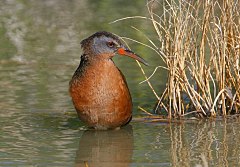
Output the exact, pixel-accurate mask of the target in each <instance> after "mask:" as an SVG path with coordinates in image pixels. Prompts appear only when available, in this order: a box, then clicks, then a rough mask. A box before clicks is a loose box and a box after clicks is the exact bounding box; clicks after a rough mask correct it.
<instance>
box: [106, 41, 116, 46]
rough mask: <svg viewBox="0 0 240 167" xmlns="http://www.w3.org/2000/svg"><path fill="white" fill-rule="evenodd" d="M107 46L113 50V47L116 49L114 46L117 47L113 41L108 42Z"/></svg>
mask: <svg viewBox="0 0 240 167" xmlns="http://www.w3.org/2000/svg"><path fill="white" fill-rule="evenodd" d="M107 46H108V47H110V48H112V47H114V46H115V43H114V42H112V41H111V42H108V43H107Z"/></svg>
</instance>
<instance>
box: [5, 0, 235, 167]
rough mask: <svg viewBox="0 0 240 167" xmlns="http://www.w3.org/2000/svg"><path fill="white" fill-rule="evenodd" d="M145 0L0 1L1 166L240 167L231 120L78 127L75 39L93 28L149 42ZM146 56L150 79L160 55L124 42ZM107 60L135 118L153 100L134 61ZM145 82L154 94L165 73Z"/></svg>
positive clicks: (93, 29)
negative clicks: (119, 76)
mask: <svg viewBox="0 0 240 167" xmlns="http://www.w3.org/2000/svg"><path fill="white" fill-rule="evenodd" d="M133 15H139V16H140V15H142V16H146V15H147V10H146V6H145V1H129V2H128V4H126V1H121V0H116V1H104V0H103V1H94V0H81V1H77V0H72V1H67V0H65V1H64V0H61V1H57V0H46V1H25V0H5V1H1V2H0V23H1V24H0V85H1V86H0V117H1V119H0V126H1V128H0V134H1V137H0V166H24V167H25V166H87V165H88V166H89V167H92V166H98V167H101V166H104V167H106V166H111V167H112V166H120V167H123V166H134V167H135V166H136V167H141V166H239V165H238V164H239V163H240V162H239V161H240V148H239V144H238V141H239V139H240V136H239V131H240V128H239V126H238V124H239V119H231V120H225V121H201V122H196V121H194V122H191V123H183V124H166V123H154V124H153V123H143V122H139V121H136V120H134V121H132V123H131V124H130V125H129V126H127V127H125V128H123V129H121V130H119V131H97V132H96V131H91V130H86V128H85V126H84V124H82V123H81V122H80V121H79V120H78V118H77V115H76V113H75V111H74V108H73V106H72V103H71V99H70V97H69V94H68V82H69V80H70V78H71V76H72V74H73V72H74V70H75V69H76V67H77V65H78V63H79V57H80V55H81V49H80V45H79V42H80V41H81V39H83V38H85V37H87V36H89V35H91V34H92V33H94V32H96V31H99V30H107V31H111V32H114V33H116V34H118V35H121V36H126V37H130V38H134V39H137V40H139V41H142V42H146V43H147V40H146V39H145V38H144V36H143V35H142V34H141V33H139V32H137V31H135V30H134V29H132V28H131V26H134V27H138V28H139V29H141V30H142V31H143V32H145V33H146V34H148V35H150V37H152V39H153V40H155V41H156V39H155V36H154V35H155V34H154V31H153V29H152V25H151V24H150V23H149V22H147V21H145V20H141V19H135V20H125V21H121V22H117V23H114V24H109V23H110V22H112V21H114V20H115V19H119V18H122V17H127V16H133ZM128 44H129V45H130V46H131V48H132V50H134V51H135V52H136V53H138V54H139V55H141V56H142V57H143V58H145V59H146V60H147V61H148V62H149V64H150V66H149V67H143V68H144V69H145V70H146V73H147V75H148V76H149V75H150V74H151V72H153V70H154V68H155V67H156V66H159V65H161V59H160V57H159V56H157V55H156V54H155V53H154V52H153V51H151V50H150V49H148V48H146V47H143V46H141V45H139V44H136V43H133V42H131V41H128ZM114 61H115V62H116V64H117V65H118V66H119V68H120V69H121V70H122V72H123V73H124V75H125V76H126V79H127V81H128V85H129V88H130V90H131V93H132V97H133V102H134V111H133V112H134V118H136V117H138V116H141V115H143V113H141V112H140V111H139V110H138V109H137V106H141V107H143V108H145V109H147V110H149V111H151V110H152V108H153V107H154V105H155V102H156V98H155V97H154V95H153V93H152V92H151V89H150V88H149V87H148V85H147V84H146V83H143V84H139V82H141V81H143V80H144V77H143V75H142V74H141V71H140V69H139V67H138V66H137V64H136V62H135V61H133V60H131V59H128V58H122V57H115V58H114ZM158 72H159V73H156V74H155V75H154V77H153V78H152V79H151V81H152V83H153V86H154V89H155V90H156V91H157V92H161V91H162V88H163V86H164V84H165V81H166V73H165V71H164V70H162V69H160V70H159V71H158Z"/></svg>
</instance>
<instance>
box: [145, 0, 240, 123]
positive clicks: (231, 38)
mask: <svg viewBox="0 0 240 167" xmlns="http://www.w3.org/2000/svg"><path fill="white" fill-rule="evenodd" d="M147 7H148V11H149V14H150V18H145V19H148V20H150V21H151V22H152V24H153V26H154V29H155V30H156V34H157V37H158V42H152V40H150V39H149V42H150V43H151V45H148V46H149V47H150V48H152V49H153V50H154V51H155V52H156V53H157V54H158V55H159V56H160V57H161V59H162V60H163V62H164V64H165V65H164V67H162V68H164V70H165V69H167V73H168V79H167V83H166V87H165V89H164V90H163V91H162V92H156V91H155V90H154V89H153V87H152V86H151V79H150V78H147V76H146V75H145V77H146V81H147V82H148V84H149V86H150V87H151V88H152V91H153V93H154V94H155V96H156V97H157V99H158V103H157V105H156V107H155V112H156V113H158V114H160V115H164V113H167V116H168V118H170V119H171V118H181V117H183V116H186V115H192V114H193V115H194V116H197V117H216V116H219V115H221V116H227V115H230V114H236V113H239V112H240V111H239V110H240V71H239V70H240V69H239V68H240V66H239V55H240V50H239V49H240V12H239V9H240V3H239V2H238V0H236V1H233V0H227V1H222V2H220V1H217V0H209V1H202V0H196V1H185V0H179V1H177V2H176V1H174V0H167V1H162V2H161V3H160V2H157V1H149V3H148V5H147ZM160 8H162V9H160ZM160 11H161V12H160ZM157 68H159V67H157ZM157 68H156V69H157ZM142 70H143V69H142ZM155 71H156V70H155ZM157 72H161V70H157ZM143 73H144V71H143ZM153 75H154V74H153Z"/></svg>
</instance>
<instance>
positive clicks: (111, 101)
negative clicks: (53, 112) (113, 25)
mask: <svg viewBox="0 0 240 167" xmlns="http://www.w3.org/2000/svg"><path fill="white" fill-rule="evenodd" d="M80 44H81V48H82V50H83V54H82V55H81V58H80V64H79V66H78V67H77V69H76V71H75V72H74V74H73V76H72V79H71V80H70V82H69V92H70V96H71V98H72V102H73V105H74V107H75V109H76V111H77V114H78V117H79V119H80V120H81V121H83V122H84V123H85V124H86V125H87V126H88V127H89V128H93V129H96V130H108V129H119V128H120V127H122V126H124V125H126V124H128V123H129V122H130V121H131V119H132V108H133V104H132V98H131V94H130V92H129V88H128V86H127V82H126V79H125V77H124V75H123V74H122V72H121V71H120V70H119V69H118V67H117V66H116V65H115V63H114V62H113V60H112V58H113V57H114V56H115V55H120V56H128V57H131V58H133V59H135V60H138V61H139V62H141V63H143V64H144V65H148V63H147V62H146V61H145V60H144V59H143V58H142V57H140V56H139V55H137V54H135V53H134V52H133V51H131V50H130V49H129V48H128V47H127V46H126V44H125V43H124V42H123V40H122V39H121V38H120V37H118V36H117V35H115V34H113V33H110V32H107V31H99V32H96V33H94V34H93V35H91V36H89V37H88V38H86V39H83V40H82V41H81V42H80Z"/></svg>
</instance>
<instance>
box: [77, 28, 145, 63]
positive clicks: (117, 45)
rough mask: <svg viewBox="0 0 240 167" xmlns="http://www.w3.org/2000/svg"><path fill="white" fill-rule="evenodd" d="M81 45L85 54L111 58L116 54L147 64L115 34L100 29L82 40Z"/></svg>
mask: <svg viewBox="0 0 240 167" xmlns="http://www.w3.org/2000/svg"><path fill="white" fill-rule="evenodd" d="M81 47H82V49H83V51H84V53H85V54H88V55H92V56H95V57H101V58H107V59H109V58H112V57H113V56H114V55H116V54H118V55H121V56H128V57H131V58H133V59H135V60H138V61H140V62H141V63H143V64H145V65H148V63H147V62H146V61H145V60H144V59H143V58H141V57H140V56H138V55H137V54H135V53H134V52H132V51H131V50H130V49H129V48H128V47H127V46H126V45H124V43H123V42H122V41H121V40H120V38H119V37H117V36H116V35H114V34H112V33H109V32H106V31H101V32H96V33H95V34H93V35H91V36H90V37H88V38H86V39H84V40H82V42H81Z"/></svg>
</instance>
